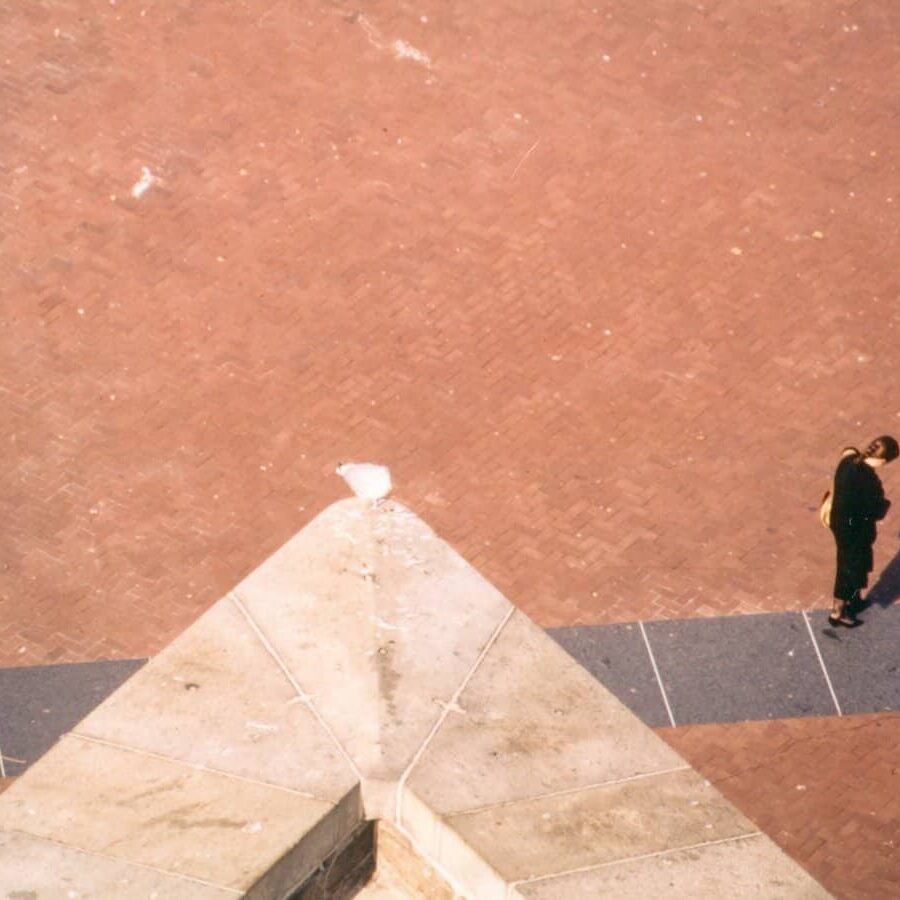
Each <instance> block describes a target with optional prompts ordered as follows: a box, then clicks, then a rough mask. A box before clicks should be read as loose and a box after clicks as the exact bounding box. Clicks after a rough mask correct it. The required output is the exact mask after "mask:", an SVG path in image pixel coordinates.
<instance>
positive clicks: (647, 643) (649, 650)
mask: <svg viewBox="0 0 900 900" xmlns="http://www.w3.org/2000/svg"><path fill="white" fill-rule="evenodd" d="M638 626H639V627H640V629H641V634H642V635H643V637H644V645H645V646H646V648H647V655H648V656H649V657H650V665H651V666H653V674H654V675H655V676H656V683H657V685H659V692H660V694H662V698H663V703H664V704H665V707H666V713H667V714H668V716H669V722H670V724H671V725H672V727H673V728H675V727H676V726H675V716H674V715H673V714H672V707H671V705H670V704H669V696H668V694H666V688H665V685H664V684H663V681H662V676H661V675H660V674H659V667H658V666H657V665H656V658H655V657H654V656H653V648H652V647H651V646H650V638H649V637H647V629H646V628H644V623H643V622H638Z"/></svg>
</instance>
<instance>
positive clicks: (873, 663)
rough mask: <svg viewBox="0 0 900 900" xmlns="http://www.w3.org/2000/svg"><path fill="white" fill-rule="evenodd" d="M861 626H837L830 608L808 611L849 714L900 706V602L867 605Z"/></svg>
mask: <svg viewBox="0 0 900 900" xmlns="http://www.w3.org/2000/svg"><path fill="white" fill-rule="evenodd" d="M859 618H860V620H862V621H863V623H864V624H863V625H862V626H860V627H859V628H852V629H848V628H840V627H839V628H833V627H832V626H831V625H829V624H828V612H827V610H816V611H815V612H812V613H810V614H809V619H810V624H811V625H812V628H813V634H814V635H815V638H816V642H817V643H818V645H819V649H820V650H821V652H822V659H823V661H824V662H825V668H826V669H827V670H828V675H829V677H830V678H831V684H832V686H833V687H834V692H835V694H836V695H837V698H838V702H839V703H840V705H841V711H842V712H843V713H844V714H845V715H850V714H853V713H873V712H887V711H893V710H900V607H897V606H896V605H894V606H890V607H888V608H887V609H882V608H881V607H879V606H877V605H873V606H871V607H869V608H868V609H867V610H865V611H864V612H862V613H860V615H859Z"/></svg>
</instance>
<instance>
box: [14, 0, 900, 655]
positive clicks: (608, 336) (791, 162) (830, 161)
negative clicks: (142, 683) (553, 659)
mask: <svg viewBox="0 0 900 900" xmlns="http://www.w3.org/2000/svg"><path fill="white" fill-rule="evenodd" d="M898 31H900V6H898V5H897V4H896V3H892V2H885V0H861V2H857V3H853V4H849V3H847V2H844V0H822V2H816V3H812V2H808V3H806V2H801V3H793V4H789V5H787V6H781V7H777V8H776V7H774V6H771V7H765V8H757V7H756V6H755V5H753V4H747V3H743V2H739V0H721V2H708V3H705V4H704V5H703V6H695V5H692V4H688V3H682V2H676V3H672V2H670V0H665V2H664V0H647V2H642V3H639V4H599V5H597V6H592V5H591V4H586V5H585V4H582V3H579V2H576V0H561V2H558V3H553V4H545V5H543V6H538V7H534V5H533V4H531V5H529V6H528V8H527V10H526V9H525V8H524V7H522V5H521V4H517V3H514V2H512V0H491V2H489V3H486V4H484V3H482V4H476V5H474V6H472V5H469V6H466V5H463V6H461V5H459V4H451V5H448V4H444V3H438V2H436V0H423V2H422V3H418V4H415V5H410V4H401V5H399V6H398V5H397V4H390V3H387V2H384V0H372V2H370V3H367V4H366V5H365V7H356V6H353V5H352V4H349V3H346V2H340V0H328V2H323V3H321V4H317V5H310V4H298V3H296V2H293V0H290V2H288V0H275V2H272V0H266V2H263V0H243V2H239V3H228V4H201V5H198V4H195V3H190V2H188V0H171V2H167V3H164V4H152V3H147V4H139V3H124V2H115V0H109V2H100V0H96V2H87V3H75V2H71V0H44V2H30V3H4V4H0V45H2V47H3V51H2V54H0V147H2V151H0V204H2V210H3V212H2V219H0V291H2V301H0V302H2V309H3V322H4V326H5V327H4V328H3V330H2V333H0V354H2V359H3V367H2V373H0V404H2V409H0V421H2V429H3V434H2V438H3V448H4V465H3V471H2V473H0V513H2V518H3V523H4V525H3V539H2V542H0V575H2V580H0V648H2V649H0V664H26V663H27V664H37V663H44V662H52V661H68V660H71V661H75V660H84V659H95V658H109V657H138V656H143V655H146V654H152V653H154V652H155V651H157V650H158V649H159V648H160V647H161V646H163V645H164V644H165V643H167V642H168V641H169V640H171V639H172V638H173V637H174V636H175V635H176V634H178V633H179V632H180V631H181V630H182V629H183V628H184V627H185V626H186V625H187V624H188V623H189V622H190V621H192V620H193V619H194V618H195V617H196V616H197V615H198V614H199V612H200V611H201V610H203V609H204V608H205V607H206V606H207V605H208V604H209V603H211V602H212V601H213V600H215V599H216V598H217V597H219V596H220V595H221V594H222V593H223V592H224V591H226V590H227V589H228V588H230V587H231V586H232V585H233V584H234V583H235V581H236V580H237V579H239V578H240V577H241V576H242V575H243V574H244V573H246V572H247V571H248V570H250V569H252V568H253V567H255V566H256V565H257V564H258V563H259V562H260V561H261V559H262V558H263V557H264V556H265V555H266V554H267V553H269V552H270V551H272V550H274V549H275V548H276V547H277V546H279V545H280V544H281V543H282V542H283V541H284V540H286V539H287V538H288V537H289V536H290V535H292V534H293V533H294V532H296V531H297V530H298V529H299V528H301V527H302V526H303V525H304V524H305V522H306V521H308V520H309V518H310V517H311V516H312V515H313V514H314V513H315V512H317V511H318V510H319V509H321V508H322V507H323V506H324V505H326V504H327V503H329V502H331V501H332V500H334V499H336V498H337V497H338V496H340V495H341V494H342V493H343V489H344V486H343V484H342V483H341V482H340V481H339V480H338V479H336V478H335V477H333V475H332V473H333V469H334V467H335V465H336V463H338V462H339V461H341V460H345V459H371V460H376V461H380V462H384V463H387V464H389V465H390V466H391V467H392V470H393V472H394V476H395V482H396V484H397V485H398V490H397V493H398V496H399V498H400V499H401V500H403V501H405V502H407V503H409V504H410V505H411V506H412V507H413V508H414V509H415V510H416V511H417V512H418V513H420V514H421V515H422V516H424V517H425V518H426V519H427V520H428V521H429V522H431V523H432V524H433V525H434V526H435V527H436V528H437V529H438V530H439V531H440V532H441V534H442V535H444V536H446V537H447V538H448V539H449V540H451V541H452V542H453V543H454V544H455V545H456V546H457V547H458V548H459V549H460V551H461V552H462V553H463V554H464V555H465V556H466V557H467V558H468V559H469V560H470V561H471V562H472V563H473V564H474V565H476V566H477V567H479V568H480V569H481V570H482V571H483V572H484V573H485V575H486V576H487V577H489V578H490V579H491V580H493V581H494V582H495V583H496V584H497V585H498V586H499V587H500V588H501V589H502V590H503V591H504V592H505V593H506V594H507V595H508V596H509V597H510V598H512V599H513V600H514V601H515V602H516V603H518V604H519V605H520V606H521V607H522V608H523V609H524V610H525V611H526V612H528V613H529V614H531V615H532V616H533V617H534V618H536V619H537V620H538V621H539V622H540V623H541V624H544V625H567V624H575V623H591V622H611V621H617V620H635V619H639V618H640V619H650V618H658V617H673V616H684V615H705V614H712V613H715V614H725V613H734V612H755V611H761V610H774V609H784V608H796V607H808V606H813V605H821V604H823V603H825V602H827V596H828V588H829V579H830V574H829V571H828V569H829V566H830V556H831V547H830V543H829V539H828V536H827V534H825V533H824V532H823V531H822V530H821V529H820V528H819V526H818V525H817V523H816V520H815V515H814V511H813V510H814V507H815V505H816V502H817V500H818V498H819V496H820V494H821V492H822V490H823V489H824V487H825V486H826V485H827V483H828V480H829V478H830V473H831V468H832V464H833V461H834V458H835V456H836V454H837V452H838V450H839V449H840V447H841V446H842V445H843V444H844V443H846V442H848V441H851V440H852V441H863V440H866V439H867V438H869V437H870V436H872V435H873V434H875V433H878V432H882V431H886V430H890V429H892V428H893V429H897V427H898V426H900V420H898V415H900V407H898V400H897V398H898V391H897V387H898V384H897V376H896V367H895V366H894V365H893V360H894V359H896V353H897V350H898V332H900V310H898V306H897V302H896V300H897V296H898V276H897V270H896V265H895V263H896V259H897V249H898V240H897V220H896V212H895V211H896V208H897V205H898V203H897V202H895V200H896V199H897V198H895V197H894V196H893V195H892V191H896V187H897V185H896V147H897V140H896V137H897V134H896V124H895V123H896V115H895V112H896V93H895V85H896V84H897V83H898V80H900V64H898V59H897V55H896V43H897V37H898ZM143 167H146V168H147V169H148V170H149V173H150V175H149V179H145V180H144V182H139V179H140V178H141V175H142V170H143ZM148 181H149V187H148V188H147V190H146V191H145V192H144V193H143V194H142V195H141V196H138V197H135V196H133V195H132V189H133V187H135V186H136V185H138V184H140V183H143V184H147V183H148ZM137 192H138V193H140V190H139V189H138V190H137ZM892 479H893V481H892ZM886 481H887V485H888V489H889V490H890V489H891V488H892V487H893V490H894V493H895V494H900V480H898V475H897V473H894V472H892V471H891V470H888V472H887V473H886ZM895 531H896V518H895V519H894V522H893V525H892V527H890V528H886V529H885V535H884V536H883V539H882V542H881V545H880V550H879V552H880V554H881V556H880V557H879V563H883V562H884V561H886V560H887V559H888V558H890V556H892V555H893V552H894V549H895V547H896V542H895V540H894V532H895Z"/></svg>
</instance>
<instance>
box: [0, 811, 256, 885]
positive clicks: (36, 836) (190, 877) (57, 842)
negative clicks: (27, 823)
mask: <svg viewBox="0 0 900 900" xmlns="http://www.w3.org/2000/svg"><path fill="white" fill-rule="evenodd" d="M3 831H4V832H5V833H6V834H21V835H22V836H23V837H27V838H31V839H32V840H38V841H46V842H47V843H48V844H53V845H54V846H56V847H63V848H64V849H66V850H70V851H72V852H74V853H81V854H82V855H84V856H93V857H96V858H97V859H106V860H109V861H110V862H114V863H118V864H119V865H122V864H124V865H126V866H134V867H135V868H136V869H145V870H146V871H148V872H156V873H157V874H159V875H165V876H166V877H168V878H176V879H178V880H179V881H187V882H190V883H191V884H202V885H203V886H204V887H210V888H215V889H216V890H217V891H225V892H227V893H229V894H234V895H235V897H243V896H244V894H245V892H244V891H242V890H238V889H237V888H231V887H227V886H226V885H223V884H216V883H215V882H213V881H205V880H204V879H202V878H196V877H194V876H193V875H183V874H182V873H181V872H171V871H170V870H169V869H161V868H159V866H151V865H148V864H147V863H142V862H137V861H136V860H133V859H128V858H127V857H123V856H108V855H107V854H106V853H100V852H99V851H97V850H85V849H84V847H76V846H75V845H74V844H67V843H65V842H64V841H60V840H57V839H56V838H52V837H46V836H44V835H42V834H32V833H31V832H30V831H22V829H21V828H4V829H3Z"/></svg>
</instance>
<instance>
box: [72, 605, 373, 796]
mask: <svg viewBox="0 0 900 900" xmlns="http://www.w3.org/2000/svg"><path fill="white" fill-rule="evenodd" d="M301 699H302V698H300V697H299V696H298V695H297V692H296V690H295V689H294V687H293V686H292V685H291V683H290V681H289V680H288V677H287V676H286V675H285V673H284V672H283V671H282V669H281V668H280V667H279V665H278V663H277V661H276V660H275V659H274V658H273V656H272V655H271V654H270V653H269V651H268V650H267V649H266V647H265V646H264V645H263V643H262V641H261V639H260V637H259V636H258V635H257V634H256V633H255V632H254V630H253V628H252V626H251V625H250V623H249V622H248V621H247V619H246V617H245V616H244V615H243V614H242V613H241V611H240V610H239V608H238V607H237V605H236V604H235V602H234V601H233V600H232V599H231V598H228V597H226V598H225V599H223V600H221V601H220V602H219V603H217V604H216V605H215V606H213V607H212V608H211V609H210V610H209V611H208V612H207V613H205V614H204V615H203V616H202V617H201V618H200V619H198V620H197V622H195V623H194V624H193V625H192V626H191V627H190V628H189V629H188V630H187V631H186V632H184V634H182V635H181V636H180V637H179V638H178V639H177V640H175V641H174V642H173V643H172V644H171V645H170V646H169V647H167V648H166V649H165V650H164V651H163V652H162V653H160V654H159V656H157V657H155V658H154V659H152V660H151V661H150V662H149V663H148V664H147V665H146V666H145V667H144V669H143V670H142V671H141V672H139V673H138V674H137V675H135V676H134V677H133V678H131V679H130V680H129V681H128V682H126V683H125V684H124V685H123V686H122V687H121V688H120V689H119V690H118V691H116V693H115V694H113V695H112V696H111V697H110V698H109V699H108V700H106V702H105V703H103V704H101V705H100V706H99V707H98V708H97V709H96V710H95V711H94V712H93V713H91V714H90V715H89V716H88V717H87V718H86V719H84V720H83V721H82V722H81V723H80V724H79V725H78V726H77V727H76V728H75V733H77V734H84V735H88V736H90V737H94V738H100V739H102V740H105V741H110V742H112V743H115V744H122V745H125V746H128V747H133V748H137V749H140V750H146V751H149V752H152V753H158V754H160V755H162V756H166V757H170V758H172V759H179V760H183V761H185V762H188V763H190V764H191V765H195V766H201V767H203V768H208V769H214V770H217V771H221V772H229V773H232V774H235V775H240V776H243V777H245V778H253V779H256V780H258V781H264V782H267V783H270V784H276V785H281V786H283V787H288V788H292V789H294V790H297V791H302V792H303V793H305V794H308V795H310V796H312V797H316V798H318V799H322V800H328V801H337V800H339V799H340V798H341V797H343V796H344V795H345V794H346V793H347V792H348V791H349V790H351V788H353V786H354V785H355V784H356V782H357V780H358V779H357V778H356V776H355V774H354V772H353V770H352V769H351V768H350V765H349V764H348V762H347V761H346V759H345V757H344V756H343V755H342V754H341V752H340V749H339V748H338V746H337V744H336V743H335V741H334V740H333V739H332V738H331V737H330V736H329V735H328V733H327V732H326V731H325V729H324V728H323V727H322V725H321V724H320V723H319V722H318V721H317V719H316V717H315V716H314V715H313V713H312V712H311V711H310V709H309V708H308V707H307V705H306V704H305V703H303V702H301Z"/></svg>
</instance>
